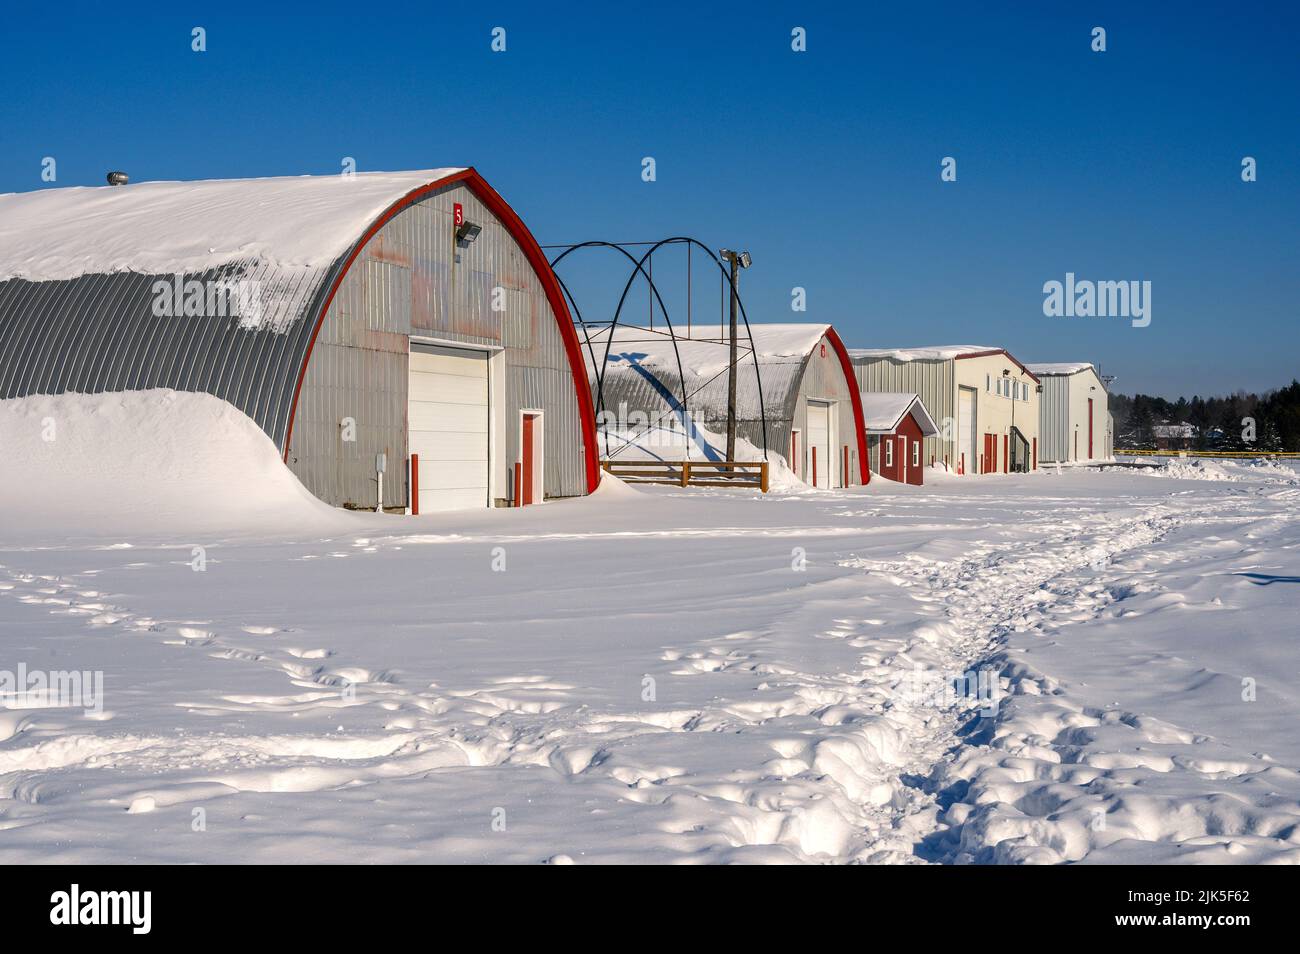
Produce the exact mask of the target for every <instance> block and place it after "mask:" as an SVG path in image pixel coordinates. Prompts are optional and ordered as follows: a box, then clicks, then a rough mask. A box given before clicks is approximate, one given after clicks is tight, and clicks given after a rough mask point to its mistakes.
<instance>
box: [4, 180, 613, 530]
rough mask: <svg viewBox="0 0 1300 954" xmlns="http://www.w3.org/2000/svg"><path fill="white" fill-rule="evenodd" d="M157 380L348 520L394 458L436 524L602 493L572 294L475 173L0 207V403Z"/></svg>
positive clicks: (36, 198)
mask: <svg viewBox="0 0 1300 954" xmlns="http://www.w3.org/2000/svg"><path fill="white" fill-rule="evenodd" d="M149 388H172V389H175V390H179V391H202V392H207V393H210V394H213V395H215V396H217V397H219V398H221V399H223V400H225V401H228V402H229V403H231V404H233V405H234V406H235V407H237V408H239V409H240V410H242V411H243V412H244V413H245V414H247V415H248V416H249V417H250V418H251V419H252V420H253V421H255V422H256V423H257V424H258V425H259V426H260V427H261V428H262V429H263V430H264V431H265V432H266V433H267V435H269V436H270V438H271V440H272V441H274V442H275V444H276V446H277V447H278V448H279V449H280V451H281V452H282V453H283V455H284V459H285V462H286V464H287V465H288V466H289V467H290V468H291V469H292V471H293V472H294V473H295V474H296V475H297V476H298V478H299V479H300V480H301V481H302V483H303V484H304V485H305V486H306V487H307V489H308V490H310V491H311V492H312V493H314V494H315V495H316V496H318V497H320V498H321V499H323V500H325V501H326V502H328V503H331V504H335V505H338V506H354V507H374V506H375V503H376V498H377V490H378V488H377V486H376V464H377V456H378V455H381V454H382V455H385V458H386V469H385V472H384V477H383V485H382V490H383V501H384V503H385V504H386V505H389V506H397V507H403V506H408V505H409V506H412V507H414V508H418V509H422V510H425V511H428V510H437V509H452V508H459V507H474V506H488V505H491V504H493V503H496V504H502V503H507V502H511V501H516V500H517V501H519V502H533V501H538V500H541V499H542V498H543V497H563V496H573V495H578V494H583V493H587V492H590V491H591V490H593V489H594V488H595V485H596V482H597V480H598V465H597V458H596V445H595V441H594V419H593V411H592V407H591V398H590V391H589V389H588V386H587V380H586V373H585V369H584V367H583V361H582V357H581V354H580V352H579V341H578V336H577V333H576V332H575V330H574V326H573V324H572V321H571V319H570V316H569V312H568V308H567V306H566V305H565V302H564V299H563V296H562V294H561V292H560V289H559V285H558V283H557V282H556V280H555V277H554V275H553V273H552V272H551V270H550V267H549V265H548V264H547V262H546V259H545V257H544V255H543V254H542V252H541V250H540V249H539V248H538V246H537V243H536V242H535V241H534V239H533V237H532V235H531V234H530V233H529V232H528V230H527V228H526V227H525V226H524V224H523V222H522V221H521V220H520V219H519V217H518V215H516V214H515V212H514V211H513V210H512V209H511V208H510V207H509V206H508V205H507V204H506V203H505V201H504V200H503V199H502V198H501V197H500V196H499V195H498V194H497V193H496V192H495V191H494V190H493V189H492V188H491V186H489V185H488V184H487V182H486V181H484V180H483V178H482V177H481V176H479V175H478V173H477V172H475V171H474V170H473V169H437V170H429V171H419V172H402V173H356V174H352V175H340V176H301V177H289V178H278V179H277V178H272V179H246V180H212V181H204V182H148V183H141V184H137V185H125V186H116V187H113V186H109V187H103V188H62V189H49V190H43V191H39V192H32V193H21V194H11V195H4V196H0V398H15V397H23V396H26V395H31V394H59V393H63V392H69V391H72V392H82V393H97V392H108V391H130V390H144V389H149ZM412 456H415V457H417V458H419V460H418V467H417V468H416V470H415V473H414V474H413V473H412V469H411V468H410V466H409V462H410V459H411V458H412ZM413 482H414V483H415V484H416V485H417V486H416V487H415V489H414V492H412V486H411V485H412V483H413Z"/></svg>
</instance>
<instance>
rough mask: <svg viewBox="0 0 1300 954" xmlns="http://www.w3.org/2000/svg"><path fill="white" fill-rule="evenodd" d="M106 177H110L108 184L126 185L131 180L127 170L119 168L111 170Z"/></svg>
mask: <svg viewBox="0 0 1300 954" xmlns="http://www.w3.org/2000/svg"><path fill="white" fill-rule="evenodd" d="M105 178H106V179H108V184H109V185H111V186H119V185H126V184H127V183H128V182H130V181H131V179H130V177H129V176H128V175H127V174H126V173H125V172H118V171H117V170H114V171H113V172H110V173H109V174H108V175H107V176H105Z"/></svg>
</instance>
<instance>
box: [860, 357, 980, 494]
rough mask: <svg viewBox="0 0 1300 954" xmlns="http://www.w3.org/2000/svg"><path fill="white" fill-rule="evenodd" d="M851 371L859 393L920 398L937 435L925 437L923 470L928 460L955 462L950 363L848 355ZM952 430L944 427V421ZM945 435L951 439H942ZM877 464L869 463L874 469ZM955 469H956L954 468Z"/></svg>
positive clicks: (954, 396) (953, 394) (955, 392)
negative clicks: (936, 426) (890, 392)
mask: <svg viewBox="0 0 1300 954" xmlns="http://www.w3.org/2000/svg"><path fill="white" fill-rule="evenodd" d="M850 360H852V362H853V371H854V373H855V374H856V375H857V377H858V387H859V388H860V389H861V390H862V391H905V392H907V393H909V394H919V395H920V396H921V403H922V404H924V405H925V408H926V410H927V411H929V412H930V416H931V417H932V418H934V423H935V424H936V425H938V427H939V433H938V434H937V435H935V436H934V437H927V438H925V440H924V441H923V442H922V448H921V455H922V460H923V461H924V462H925V464H926V466H929V463H930V460H931V459H934V460H936V461H939V462H942V461H943V460H944V459H945V457H946V458H947V459H948V461H949V463H950V464H951V463H952V462H954V461H956V459H957V450H956V440H955V437H956V433H957V425H956V418H957V409H956V407H954V402H955V401H956V394H957V385H956V379H955V376H954V371H953V362H952V361H944V360H915V361H899V360H898V359H896V358H890V357H884V356H878V355H854V354H852V353H851V352H850ZM945 418H946V419H948V420H949V421H950V422H952V423H951V426H949V427H945V426H944V419H945ZM945 431H946V432H947V433H948V434H949V435H950V438H949V439H948V440H945V439H944V433H945ZM877 464H878V462H876V461H873V462H872V469H876V467H877ZM954 466H955V465H954Z"/></svg>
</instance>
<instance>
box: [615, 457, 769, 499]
mask: <svg viewBox="0 0 1300 954" xmlns="http://www.w3.org/2000/svg"><path fill="white" fill-rule="evenodd" d="M600 467H601V470H604V471H608V472H609V473H611V474H613V475H614V476H615V477H618V478H619V479H620V480H626V481H628V482H629V483H640V484H676V485H677V486H679V487H755V488H757V489H759V490H761V491H762V492H763V493H767V488H768V469H767V461H765V460H724V461H712V460H602V461H601V462H600Z"/></svg>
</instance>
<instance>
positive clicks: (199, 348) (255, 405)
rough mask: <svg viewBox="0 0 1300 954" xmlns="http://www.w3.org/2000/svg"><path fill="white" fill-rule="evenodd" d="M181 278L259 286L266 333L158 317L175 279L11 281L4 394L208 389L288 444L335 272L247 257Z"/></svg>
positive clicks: (3, 310)
mask: <svg viewBox="0 0 1300 954" xmlns="http://www.w3.org/2000/svg"><path fill="white" fill-rule="evenodd" d="M182 278H183V281H185V282H189V281H195V280H197V281H199V282H201V283H203V284H204V285H205V287H208V286H210V285H213V284H216V283H221V282H235V283H240V282H243V283H245V284H246V287H249V288H252V289H256V293H257V295H258V296H259V305H260V307H261V317H260V318H259V320H258V323H257V325H258V326H257V328H255V329H253V328H249V327H247V325H248V324H249V322H246V321H245V322H241V319H240V318H239V317H238V316H235V317H198V316H191V317H186V316H184V315H176V316H166V317H158V316H155V315H154V302H155V298H156V291H155V284H156V283H158V282H165V283H167V284H173V283H174V281H175V276H172V275H141V274H139V273H135V272H115V273H112V274H103V275H83V276H81V277H79V278H73V279H66V280H60V281H44V282H30V281H27V280H25V279H19V278H15V279H10V280H8V281H5V282H0V398H14V397H23V396H25V395H28V394H61V393H63V392H65V391H74V392H81V393H88V394H93V393H98V392H103V391H136V390H144V389H147V388H174V389H176V390H178V391H206V392H208V393H209V394H214V395H216V396H217V397H219V398H221V399H222V400H225V401H229V402H230V403H231V404H233V405H234V406H235V407H237V408H239V409H240V410H241V411H243V412H244V413H245V414H247V415H248V416H249V417H250V418H252V419H253V420H254V421H255V422H256V423H257V424H258V426H260V427H261V428H262V429H263V430H264V431H266V433H267V434H268V435H270V437H271V439H272V440H273V441H275V443H276V445H277V446H278V447H281V448H283V446H284V436H285V428H286V427H287V425H288V417H289V405H290V403H291V401H292V399H293V389H294V386H295V384H296V382H297V377H298V369H299V368H300V367H301V366H302V359H303V355H304V353H305V351H306V347H307V339H308V337H309V336H310V334H311V328H310V323H309V322H308V321H307V320H306V319H305V317H304V315H305V313H306V312H307V311H308V310H309V306H310V304H311V302H312V301H313V299H315V297H316V296H317V295H318V293H319V292H320V289H321V286H322V284H323V281H324V275H323V274H322V272H320V271H318V270H310V271H309V270H305V269H300V270H295V269H292V268H285V267H279V266H269V265H266V264H264V263H261V262H258V261H256V260H248V261H243V262H237V263H235V264H233V265H227V266H223V267H222V268H219V269H214V270H210V271H207V272H202V273H196V274H190V275H185V276H183V277H182Z"/></svg>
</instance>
